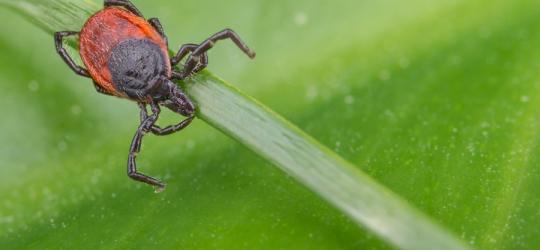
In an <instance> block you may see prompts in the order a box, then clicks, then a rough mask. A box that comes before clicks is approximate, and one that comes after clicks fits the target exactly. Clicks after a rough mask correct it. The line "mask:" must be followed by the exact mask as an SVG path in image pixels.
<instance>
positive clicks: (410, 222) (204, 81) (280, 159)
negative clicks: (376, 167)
mask: <svg viewBox="0 0 540 250" xmlns="http://www.w3.org/2000/svg"><path fill="white" fill-rule="evenodd" d="M0 3H1V4H3V5H7V6H9V7H12V8H14V9H15V10H17V11H19V12H22V13H23V14H24V15H25V16H26V17H28V18H29V19H31V20H32V21H33V22H34V23H36V24H37V25H38V26H40V27H41V28H43V29H45V30H47V31H48V32H52V31H57V30H78V29H80V27H81V25H82V23H83V22H84V20H85V19H86V18H87V17H88V15H90V14H91V13H93V12H94V11H95V10H97V9H99V8H100V5H99V4H97V3H96V2H95V1H83V0H53V1H47V2H46V3H44V2H42V1H40V0H26V1H1V2H0ZM51 48H52V46H51ZM184 88H185V90H186V92H187V93H188V94H189V95H190V96H191V98H192V99H193V100H194V101H195V102H196V104H197V107H198V114H197V115H198V117H199V118H201V119H203V120H205V121H206V122H208V123H209V124H211V125H212V126H214V127H215V128H217V129H219V130H221V131H223V132H224V133H225V134H227V135H228V136H230V137H233V138H235V139H236V140H238V141H239V142H241V143H242V144H243V145H245V146H246V147H248V148H250V149H251V150H253V151H254V152H256V153H258V154H259V155H260V156H261V157H264V158H265V159H267V160H268V161H270V162H272V163H274V164H275V165H276V166H278V167H279V168H281V169H282V170H284V171H286V172H288V173H289V174H291V175H292V176H293V177H294V178H296V179H297V180H298V181H299V182H300V183H302V184H304V185H305V186H307V187H308V188H310V189H311V190H313V191H314V192H316V193H317V194H319V195H321V196H322V197H323V198H324V199H326V200H327V201H328V202H330V203H331V204H333V205H334V206H335V207H337V208H339V209H340V210H341V211H343V212H344V213H346V214H348V215H349V216H350V218H352V219H353V220H354V221H355V222H357V224H359V225H363V226H365V227H366V228H368V229H369V230H370V231H372V232H374V233H375V234H377V235H378V236H380V237H381V238H383V239H386V242H387V243H388V244H391V245H393V246H395V247H398V248H401V249H466V248H468V247H467V246H466V245H465V244H463V243H462V242H461V241H460V240H459V239H457V238H456V237H454V236H453V235H452V234H451V233H450V232H448V231H446V230H445V229H443V228H441V227H440V226H438V225H436V224H435V223H433V222H432V221H431V220H430V219H429V218H428V217H427V216H425V215H423V214H422V213H420V212H419V211H418V210H416V209H415V208H413V207H411V206H410V205H408V204H407V202H406V201H404V200H402V199H401V198H400V197H398V196H396V195H395V194H393V193H392V192H391V191H389V190H388V189H386V188H385V187H384V186H382V185H380V184H378V183H377V182H375V181H374V180H373V179H372V178H370V177H369V176H367V175H366V174H364V173H362V172H361V171H359V170H358V168H356V167H354V166H353V165H351V164H350V163H348V162H347V161H345V160H344V159H342V158H341V157H340V156H338V155H337V154H335V153H334V152H332V151H331V150H329V149H328V148H326V147H325V146H323V145H321V144H320V143H318V142H317V141H316V140H314V139H313V138H311V137H310V136H309V135H307V134H305V133H304V132H302V131H301V130H300V129H298V128H297V127H295V126H294V125H292V124H291V123H289V122H287V121H286V120H285V119H284V118H282V117H281V116H279V115H277V114H276V113H274V112H272V111H271V110H269V109H268V108H266V107H265V106H264V105H262V104H260V103H259V102H257V101H256V100H254V99H253V98H250V97H249V96H247V95H245V94H243V93H241V92H240V91H239V90H237V89H235V88H234V87H232V86H231V85H230V84H227V83H226V82H224V81H223V80H221V79H219V78H218V77H215V76H213V75H212V74H210V73H208V72H204V73H201V74H199V75H197V76H196V77H195V78H193V79H191V80H189V81H187V82H186V83H185V86H184Z"/></svg>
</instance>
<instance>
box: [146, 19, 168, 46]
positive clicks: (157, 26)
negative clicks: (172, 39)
mask: <svg viewBox="0 0 540 250" xmlns="http://www.w3.org/2000/svg"><path fill="white" fill-rule="evenodd" d="M148 22H149V23H150V25H152V27H154V29H155V30H156V31H157V32H158V33H159V34H160V35H161V37H162V38H163V39H165V42H166V43H167V44H169V39H168V38H167V35H165V31H164V30H163V25H161V22H160V21H159V19H157V18H150V19H148Z"/></svg>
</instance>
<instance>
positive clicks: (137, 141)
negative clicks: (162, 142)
mask: <svg viewBox="0 0 540 250" xmlns="http://www.w3.org/2000/svg"><path fill="white" fill-rule="evenodd" d="M152 112H153V113H152V115H150V116H147V117H146V118H145V119H144V120H143V121H141V125H140V126H139V128H138V129H137V132H136V133H135V136H134V137H133V140H132V142H131V147H130V150H129V157H128V168H127V173H128V176H129V177H130V178H131V179H134V180H136V181H140V182H144V183H147V184H150V185H152V186H155V187H157V188H158V189H163V188H165V184H164V183H162V182H161V181H159V180H158V179H156V178H153V177H150V176H147V175H145V174H142V173H140V172H138V171H137V164H136V162H135V158H136V157H137V154H138V153H139V152H140V151H141V143H142V138H143V136H144V135H145V134H146V133H148V132H149V131H150V129H151V128H152V126H153V125H154V123H156V121H157V120H158V118H159V113H160V112H161V111H160V109H159V106H158V105H157V104H152Z"/></svg>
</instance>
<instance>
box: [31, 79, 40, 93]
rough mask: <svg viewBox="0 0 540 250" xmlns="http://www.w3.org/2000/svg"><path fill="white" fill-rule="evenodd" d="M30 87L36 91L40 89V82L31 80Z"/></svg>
mask: <svg viewBox="0 0 540 250" xmlns="http://www.w3.org/2000/svg"><path fill="white" fill-rule="evenodd" d="M28 89H29V90H30V91H32V92H36V91H38V90H39V83H38V82H37V81H34V80H32V81H30V83H28Z"/></svg>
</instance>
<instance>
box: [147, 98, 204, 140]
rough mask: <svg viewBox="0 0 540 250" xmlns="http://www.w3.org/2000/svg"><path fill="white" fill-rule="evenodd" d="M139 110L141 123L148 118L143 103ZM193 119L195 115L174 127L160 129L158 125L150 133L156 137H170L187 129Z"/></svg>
mask: <svg viewBox="0 0 540 250" xmlns="http://www.w3.org/2000/svg"><path fill="white" fill-rule="evenodd" d="M139 108H140V109H141V114H140V115H141V122H142V121H144V120H146V119H147V118H148V112H147V111H146V105H145V104H144V103H139ZM194 118H195V115H193V114H191V115H190V116H188V118H186V119H185V120H183V121H181V122H180V123H178V124H176V125H170V126H167V127H164V128H161V127H159V126H158V125H153V126H152V128H151V132H152V133H153V134H154V135H158V136H165V135H170V134H173V133H176V132H178V131H180V130H182V129H184V128H185V127H187V126H188V125H189V124H190V123H191V122H192V121H193V119H194Z"/></svg>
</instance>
